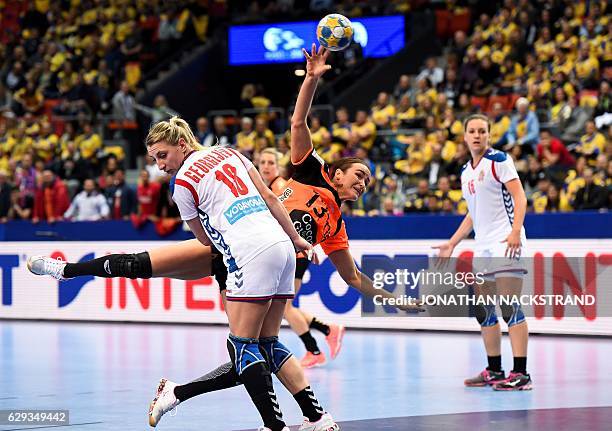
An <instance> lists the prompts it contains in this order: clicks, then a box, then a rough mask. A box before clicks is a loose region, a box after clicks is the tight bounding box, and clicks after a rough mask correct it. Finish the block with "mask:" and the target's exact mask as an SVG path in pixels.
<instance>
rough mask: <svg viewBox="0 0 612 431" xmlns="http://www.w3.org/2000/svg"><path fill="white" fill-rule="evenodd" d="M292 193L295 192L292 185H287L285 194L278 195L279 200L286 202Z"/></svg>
mask: <svg viewBox="0 0 612 431" xmlns="http://www.w3.org/2000/svg"><path fill="white" fill-rule="evenodd" d="M292 194H293V189H292V188H290V187H287V188H286V189H285V191H284V192H283V194H282V195H280V196H279V197H278V200H279V201H281V202H285V201H286V200H287V199H288V198H289V196H291V195H292Z"/></svg>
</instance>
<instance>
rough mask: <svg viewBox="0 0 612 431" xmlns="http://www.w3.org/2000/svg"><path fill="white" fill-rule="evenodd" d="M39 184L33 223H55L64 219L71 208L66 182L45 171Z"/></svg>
mask: <svg viewBox="0 0 612 431" xmlns="http://www.w3.org/2000/svg"><path fill="white" fill-rule="evenodd" d="M39 183H40V184H39V185H38V187H36V195H35V198H34V213H33V216H32V221H33V222H34V223H37V222H38V221H39V220H45V221H47V222H48V223H54V222H56V221H57V220H60V219H61V218H62V216H63V215H64V213H65V212H66V210H67V209H68V207H69V206H70V198H69V196H68V189H67V188H66V185H65V184H64V182H63V181H62V180H61V179H59V178H58V177H56V176H55V174H54V173H53V172H52V171H50V170H48V169H46V170H44V171H43V173H42V175H41V178H40V180H39Z"/></svg>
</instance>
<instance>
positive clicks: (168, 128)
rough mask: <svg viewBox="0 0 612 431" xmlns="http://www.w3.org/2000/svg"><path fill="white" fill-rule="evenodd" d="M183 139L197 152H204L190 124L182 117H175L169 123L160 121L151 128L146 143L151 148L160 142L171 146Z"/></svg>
mask: <svg viewBox="0 0 612 431" xmlns="http://www.w3.org/2000/svg"><path fill="white" fill-rule="evenodd" d="M181 138H182V139H183V140H184V141H185V143H186V144H187V146H188V147H189V148H191V149H192V150H195V151H200V150H203V149H204V147H203V146H202V145H200V143H199V142H198V140H197V139H196V137H195V135H194V134H193V132H192V131H191V128H190V127H189V124H187V122H186V121H185V120H183V119H182V118H180V117H177V116H174V117H172V118H170V119H169V120H167V121H160V122H158V123H156V124H154V125H152V126H151V128H150V129H149V133H147V138H146V140H145V143H146V145H147V147H150V146H152V145H154V144H156V143H158V142H161V141H166V142H167V143H168V144H169V145H173V146H174V145H178V142H179V139H181Z"/></svg>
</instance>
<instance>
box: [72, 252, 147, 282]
mask: <svg viewBox="0 0 612 431" xmlns="http://www.w3.org/2000/svg"><path fill="white" fill-rule="evenodd" d="M82 275H94V276H96V277H106V278H112V277H128V278H151V277H152V275H153V270H152V267H151V258H150V257H149V253H147V252H143V253H137V254H109V255H107V256H103V257H99V258H97V259H93V260H89V261H87V262H79V263H67V264H66V266H65V267H64V277H66V278H72V277H79V276H82Z"/></svg>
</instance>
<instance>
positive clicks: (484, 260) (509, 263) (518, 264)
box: [473, 242, 527, 281]
mask: <svg viewBox="0 0 612 431" xmlns="http://www.w3.org/2000/svg"><path fill="white" fill-rule="evenodd" d="M506 247H507V245H506V243H505V242H498V243H488V244H485V245H482V246H478V245H477V246H476V250H475V251H474V260H473V266H474V271H478V272H482V274H483V275H484V279H485V280H487V281H494V280H495V279H497V278H503V277H514V278H523V277H524V276H525V274H527V265H526V262H525V257H524V256H525V252H526V250H525V247H524V246H523V247H521V250H520V251H521V254H520V256H519V257H518V258H516V257H515V258H512V259H510V258H507V257H505V253H506Z"/></svg>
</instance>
